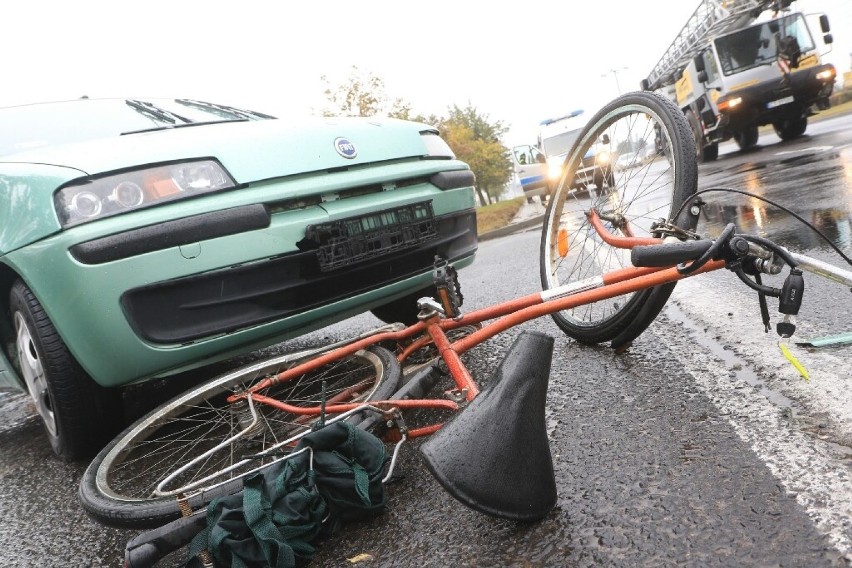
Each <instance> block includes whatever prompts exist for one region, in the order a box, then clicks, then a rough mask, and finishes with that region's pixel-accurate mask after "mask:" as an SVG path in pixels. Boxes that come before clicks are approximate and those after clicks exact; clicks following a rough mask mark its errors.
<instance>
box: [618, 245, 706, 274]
mask: <svg viewBox="0 0 852 568" xmlns="http://www.w3.org/2000/svg"><path fill="white" fill-rule="evenodd" d="M712 245H713V241H711V240H710V239H701V240H698V241H683V242H677V243H662V244H659V245H641V246H638V247H633V248H632V249H631V250H630V261H631V262H632V263H633V266H639V267H653V268H658V267H662V266H674V265H676V264H680V263H681V262H686V261H688V260H697V259H698V258H699V257H701V255H702V254H704V253H705V252H707V250H708V249H709V248H710V247H711V246H712Z"/></svg>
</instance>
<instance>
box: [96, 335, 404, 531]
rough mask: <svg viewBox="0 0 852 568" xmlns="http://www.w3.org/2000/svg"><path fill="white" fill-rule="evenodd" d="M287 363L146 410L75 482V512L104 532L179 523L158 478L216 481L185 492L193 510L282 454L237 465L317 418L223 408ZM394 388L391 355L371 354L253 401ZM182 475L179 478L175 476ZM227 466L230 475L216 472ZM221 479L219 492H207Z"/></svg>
mask: <svg viewBox="0 0 852 568" xmlns="http://www.w3.org/2000/svg"><path fill="white" fill-rule="evenodd" d="M296 362H303V361H296ZM296 362H293V361H292V360H291V359H290V358H288V357H287V356H284V357H279V358H276V359H272V360H267V361H263V362H261V363H257V364H255V365H251V366H248V367H244V368H241V369H237V370H235V371H232V372H230V373H228V374H225V375H223V376H221V377H219V378H216V379H214V380H212V381H209V382H207V383H205V384H203V385H200V386H198V387H195V388H193V389H191V390H190V391H188V392H186V393H184V394H182V395H180V396H178V397H176V398H174V399H173V400H171V401H170V402H167V403H166V404H164V405H162V406H160V407H159V408H156V409H154V410H153V411H152V412H150V413H149V414H148V415H146V416H144V417H143V418H141V419H140V420H139V421H137V422H136V423H135V424H133V425H132V426H130V427H129V428H128V429H127V430H125V431H124V432H123V433H122V434H121V435H120V436H119V437H117V438H116V439H115V440H113V441H112V442H111V443H110V444H109V445H108V446H107V447H106V448H104V449H103V451H101V453H100V454H98V456H97V457H96V458H95V459H94V461H93V462H92V463H91V464H90V465H89V467H88V468H87V470H86V472H85V473H84V475H83V479H82V482H81V484H80V500H81V502H82V504H83V507H84V508H85V509H86V511H87V512H88V513H89V514H90V515H91V516H92V517H94V518H95V519H96V520H98V521H99V522H101V523H103V524H106V525H109V526H115V527H123V528H150V527H153V526H159V525H162V524H164V523H166V522H168V521H170V520H172V519H174V518H177V517H178V516H179V515H180V512H179V507H178V503H177V499H176V497H175V496H170V495H165V496H164V495H163V491H162V490H160V492H159V493H158V492H157V488H158V486H159V485H161V483H162V482H163V480H165V479H166V478H167V477H169V476H172V475H174V474H175V473H176V472H178V474H177V476H176V477H175V478H174V479H173V480H172V481H169V483H168V485H169V488H178V487H186V486H190V485H192V484H195V483H196V482H199V481H200V480H205V479H206V478H208V476H213V475H216V477H215V478H212V477H211V478H210V481H209V482H205V481H202V482H201V485H200V487H196V488H193V489H192V490H190V491H187V492H186V493H187V495H188V496H189V500H188V503H189V504H190V506H191V507H192V508H193V509H198V508H200V507H203V506H205V505H206V504H207V503H209V502H210V501H211V500H212V499H213V498H215V497H219V496H222V495H227V494H230V493H234V492H236V491H239V490H240V489H241V488H242V478H241V477H240V475H243V474H245V473H247V472H249V471H252V470H254V469H256V468H258V467H261V466H263V465H264V464H266V463H270V462H271V461H272V460H274V459H275V458H276V457H280V454H281V453H286V452H288V451H290V450H291V449H292V446H291V445H285V446H284V447H281V448H280V449H276V451H275V453H274V454H272V455H270V456H264V457H262V458H259V459H252V460H250V461H248V463H241V462H243V461H246V460H244V458H245V457H246V456H254V455H256V454H257V453H259V452H262V451H264V450H266V449H269V448H271V447H273V446H275V445H277V444H279V443H280V442H282V441H286V440H287V439H289V438H291V437H293V436H295V435H297V434H299V433H302V432H305V431H306V430H308V429H310V428H311V426H312V425H313V423H314V422H315V421H316V420H317V419H318V418H316V417H305V416H299V415H295V414H290V413H287V412H284V411H281V410H278V409H275V408H271V407H268V406H263V405H261V404H258V403H255V404H253V405H251V406H250V405H249V404H248V403H247V402H246V400H245V399H243V400H240V401H238V402H236V403H229V402H228V401H227V398H228V397H229V396H230V395H231V394H234V393H240V392H244V391H245V390H246V389H248V388H249V387H251V386H252V385H254V384H256V383H258V382H259V381H261V380H263V379H264V378H266V377H269V376H272V375H275V374H277V373H280V372H282V371H284V370H286V369H288V368H290V367H292V366H293V365H294V364H295V363H296ZM399 380H400V369H399V364H398V363H397V361H396V359H395V358H394V356H393V354H392V353H391V352H390V351H388V350H387V349H384V348H381V347H377V346H374V347H370V348H369V349H367V350H363V351H359V352H357V353H355V354H353V355H350V356H348V357H345V358H343V359H341V360H339V361H335V362H333V363H329V364H327V365H325V366H323V367H320V368H319V369H317V370H316V371H312V372H309V373H306V374H304V375H301V376H298V377H295V378H294V379H292V380H289V381H286V382H284V383H281V384H278V385H275V386H272V387H269V388H267V389H263V390H262V391H260V393H259V394H263V395H265V396H268V397H272V398H275V399H277V400H280V401H285V402H287V403H289V404H291V405H294V406H303V407H308V406H319V405H320V404H321V401H322V399H323V396H324V397H325V400H327V401H333V402H335V403H350V402H361V401H367V400H383V399H388V398H390V397H391V395H392V394H393V393H394V392H395V391H396V389H397V387H398V385H399ZM205 452H210V454H209V456H207V457H205V458H204V459H202V460H197V458H198V456H201V455H203V454H205ZM276 454H277V455H276ZM186 466H189V467H186ZM184 467H186V469H185V471H182V472H180V471H179V470H180V469H181V468H184ZM228 468H233V469H231V470H230V471H226V470H228ZM222 472H225V473H224V474H223V473H222ZM223 481H224V482H225V483H224V484H223V485H218V486H216V487H212V488H211V486H213V485H215V484H219V483H221V482H223Z"/></svg>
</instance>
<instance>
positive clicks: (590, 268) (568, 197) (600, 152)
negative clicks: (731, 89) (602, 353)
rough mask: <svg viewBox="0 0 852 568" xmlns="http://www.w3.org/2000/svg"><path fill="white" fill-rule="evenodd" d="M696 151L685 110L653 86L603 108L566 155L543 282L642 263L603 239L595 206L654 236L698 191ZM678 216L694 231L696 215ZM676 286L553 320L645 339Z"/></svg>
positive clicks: (632, 230) (589, 338)
mask: <svg viewBox="0 0 852 568" xmlns="http://www.w3.org/2000/svg"><path fill="white" fill-rule="evenodd" d="M690 144H693V146H690ZM693 148H694V142H692V141H691V137H690V134H689V126H688V124H687V123H686V120H685V118H684V117H683V114H682V113H681V112H680V110H679V109H677V107H675V106H674V105H673V104H672V103H670V102H669V101H667V100H665V99H663V98H662V97H659V96H657V95H654V94H652V93H629V94H627V95H623V96H622V97H619V98H618V99H616V100H615V101H613V102H611V103H609V104H608V105H607V106H605V107H604V108H603V109H602V110H601V111H600V112H599V113H598V114H596V115H595V117H594V118H592V120H591V121H590V122H589V123H588V125H587V126H586V127H585V128H584V130H583V131H582V132H581V134H580V136H579V138H578V141H577V144H576V146H575V147H574V148H573V149H572V151H571V152H570V153H569V155H568V157H567V158H566V162H565V167H564V168H563V175H562V178H561V180H560V182H559V184H558V186H557V189H556V191H555V192H554V196H553V198H552V199H551V202H550V205H549V206H548V209H547V213H546V215H545V222H544V227H543V233H542V244H541V259H540V260H541V279H542V287H543V289H545V290H549V289H553V288H556V287H558V286H561V285H565V284H572V283H577V282H581V281H589V280H592V279H595V278H596V277H600V276H601V275H602V274H604V273H607V272H609V271H612V270H617V269H620V268H625V267H629V266H632V265H631V263H630V251H629V250H621V249H616V248H614V247H611V246H610V245H608V244H606V243H604V242H603V241H602V240H601V239H600V237H599V236H598V235H597V233H596V232H595V230H594V228H592V227H591V225H590V223H589V221H588V217H587V213H588V211H590V210H591V209H596V210H597V211H598V212H599V214H600V215H601V217H602V218H603V219H604V225H605V226H606V228H607V229H608V230H609V231H611V232H612V233H614V234H617V235H626V234H628V233H629V234H630V235H632V236H636V237H647V236H651V225H652V223H654V222H655V221H658V220H660V219H667V220H668V219H669V217H670V216H671V215H672V214H673V213H674V211H675V210H676V209H677V208H678V207H679V206H680V205H681V204H682V203H683V201H684V200H685V199H687V198H688V197H689V196H690V195H691V194H693V193H694V192H695V189H696V181H697V169H696V164H695V157H694V150H693ZM629 154H632V159H629V160H626V161H622V163H620V164H619V165H618V166H617V167H616V166H615V164H616V163H617V159H618V156H619V155H629ZM596 182H597V183H596ZM620 220H623V221H624V222H626V225H625V224H622V223H621V222H620ZM678 222H679V224H680V225H681V226H682V227H684V228H694V224H695V219H694V218H692V217H688V216H683V218H682V219H679V220H678ZM671 290H672V286H671V285H667V286H661V287H657V288H653V289H649V290H642V291H639V292H635V293H631V294H626V295H623V296H618V297H615V298H610V299H607V300H602V301H599V302H595V303H591V304H587V305H583V306H578V307H576V308H572V309H569V310H564V311H561V312H558V313H556V314H554V315H553V318H554V320H555V321H556V323H557V324H558V325H559V327H560V328H561V329H562V330H563V331H565V333H566V334H568V335H569V336H571V337H573V338H575V339H577V340H578V341H581V342H584V343H600V342H604V341H609V340H612V339H615V338H616V337H618V336H619V335H620V334H625V333H626V334H628V335H630V336H632V337H635V336H636V335H638V334H639V333H641V331H642V330H644V328H645V327H647V326H648V325H649V324H650V323H651V321H653V319H654V317H656V315H657V313H658V312H659V309H660V308H662V305H663V304H664V303H665V300H666V299H667V298H668V296H669V294H670V293H671ZM649 304H653V306H650V307H651V308H652V309H648V308H649ZM643 308H645V309H643Z"/></svg>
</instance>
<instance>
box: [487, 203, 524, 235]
mask: <svg viewBox="0 0 852 568" xmlns="http://www.w3.org/2000/svg"><path fill="white" fill-rule="evenodd" d="M523 204H524V198H523V197H516V198H514V199H508V200H506V201H500V202H498V203H492V204H491V205H486V206H484V207H480V208H478V209H477V210H476V231H477V233H479V234H480V235H481V234H483V233H487V232H489V231H493V230H495V229H499V228H501V227H505V226H506V225H508V224H509V221H511V220H512V217H514V216H515V213H517V212H518V209H520V208H521V206H522V205H523Z"/></svg>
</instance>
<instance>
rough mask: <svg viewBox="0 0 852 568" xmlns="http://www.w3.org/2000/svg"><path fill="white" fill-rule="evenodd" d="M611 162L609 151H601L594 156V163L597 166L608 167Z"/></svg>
mask: <svg viewBox="0 0 852 568" xmlns="http://www.w3.org/2000/svg"><path fill="white" fill-rule="evenodd" d="M611 161H612V154H610V153H609V150H601V151H600V152H598V153H597V154H596V155H595V163H596V164H597V165H599V166H608V165H609V163H610V162H611Z"/></svg>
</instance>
